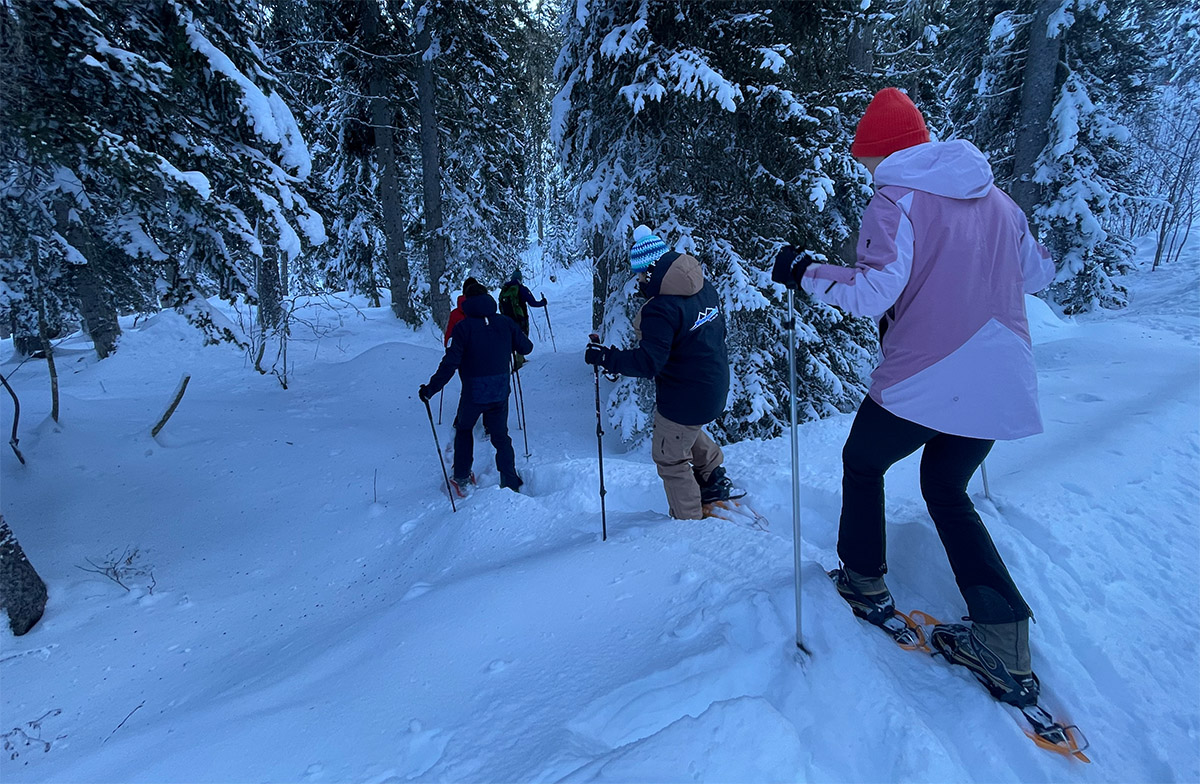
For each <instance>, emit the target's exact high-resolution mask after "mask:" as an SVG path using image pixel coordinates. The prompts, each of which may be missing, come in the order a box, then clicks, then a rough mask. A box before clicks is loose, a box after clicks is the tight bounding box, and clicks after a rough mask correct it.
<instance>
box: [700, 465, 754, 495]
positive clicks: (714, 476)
mask: <svg viewBox="0 0 1200 784" xmlns="http://www.w3.org/2000/svg"><path fill="white" fill-rule="evenodd" d="M695 473H696V482H697V484H699V485H700V503H701V505H704V504H712V503H716V502H717V501H728V500H730V499H733V498H741V497H742V496H744V495H745V494H746V491H745V490H742V489H740V488H736V487H734V486H733V480H732V479H730V478H729V477H728V476H727V475H726V474H725V466H717V467H716V468H714V469H713V470H712V473H711V474H709V475H708V481H707V482H706V481H704V480H703V479H701V478H700V473H699V472H695Z"/></svg>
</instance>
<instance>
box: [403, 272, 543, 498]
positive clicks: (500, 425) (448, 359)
mask: <svg viewBox="0 0 1200 784" xmlns="http://www.w3.org/2000/svg"><path fill="white" fill-rule="evenodd" d="M471 283H472V284H473V285H468V286H467V287H464V290H463V295H464V297H463V302H462V310H463V315H464V316H465V318H464V319H463V320H462V321H460V322H459V323H458V324H457V325H456V326H455V327H454V330H453V331H452V332H451V333H450V347H449V348H447V349H446V354H445V356H443V357H442V361H441V363H440V364H439V365H438V368H437V371H436V372H434V374H433V376H432V377H431V378H430V379H429V383H428V384H422V385H421V387H420V389H419V390H418V394H419V395H420V398H421V400H423V401H428V400H429V399H430V398H432V397H433V396H434V395H436V394H437V393H438V391H439V390H441V388H442V387H444V386H446V383H447V382H448V381H450V378H451V376H453V375H454V371H455V370H457V371H458V377H459V379H460V380H461V381H462V394H461V395H460V396H459V399H458V414H457V415H456V416H455V418H454V483H455V484H456V485H457V486H458V487H459V488H460V490H461V489H462V488H465V487H466V486H467V485H468V484H470V483H471V481H472V474H471V464H472V462H473V459H474V446H475V444H474V438H473V436H472V435H471V430H472V429H473V428H474V427H475V423H476V422H477V421H478V420H479V417H480V415H482V416H483V426H484V427H485V428H486V429H487V431H488V435H489V436H490V437H491V440H492V446H493V447H495V448H496V468H497V470H499V472H500V486H501V487H507V488H509V489H511V490H513V491H517V490H519V489H520V488H521V484H522V481H521V477H520V476H518V475H517V465H516V455H515V454H514V453H513V446H512V439H511V438H509V436H508V395H509V391H510V388H509V382H508V379H509V367H510V366H509V361H510V358H511V356H512V354H513V352H516V353H518V354H522V355H524V354H528V353H530V352H531V351H533V343H531V342H530V340H529V338H528V337H526V336H525V334H524V333H523V332H521V328H520V327H518V326H517V324H516V322H514V321H513V320H512V319H510V318H508V317H507V316H502V315H500V314H499V313H497V312H496V301H495V300H493V299H492V297H491V295H490V294H488V292H487V289H486V288H484V287H483V286H482V285H481V284H479V283H475V282H474V281H471Z"/></svg>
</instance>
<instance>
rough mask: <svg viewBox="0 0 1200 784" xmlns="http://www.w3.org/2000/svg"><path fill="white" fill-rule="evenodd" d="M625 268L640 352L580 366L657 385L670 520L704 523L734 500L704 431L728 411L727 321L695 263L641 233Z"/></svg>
mask: <svg viewBox="0 0 1200 784" xmlns="http://www.w3.org/2000/svg"><path fill="white" fill-rule="evenodd" d="M633 237H634V244H633V249H632V250H631V251H630V265H631V266H632V267H633V269H634V271H635V272H638V273H640V274H641V283H640V288H641V291H642V293H643V294H644V295H645V296H646V298H647V299H646V304H644V305H643V306H642V308H641V310H640V311H639V312H638V315H637V318H636V319H635V320H634V324H633V326H634V330H635V331H636V332H637V333H638V337H639V342H638V346H637V348H633V349H629V350H627V351H620V350H618V349H616V348H614V347H612V346H609V347H608V348H605V347H604V346H601V345H598V344H592V345H589V346H588V349H587V351H586V352H585V353H584V361H586V362H587V363H588V364H589V365H597V366H599V367H602V368H604V369H606V370H610V371H612V372H614V373H619V374H621V375H623V376H637V377H639V378H652V379H654V390H655V409H656V410H655V412H654V438H653V442H654V443H653V448H652V454H653V457H654V463H655V465H656V466H657V467H658V475H659V476H660V477H661V478H662V481H663V488H664V489H665V490H666V493H667V503H668V505H669V507H670V510H671V516H672V517H675V518H677V519H680V520H699V519H701V518H703V517H704V505H705V504H709V503H712V502H714V501H723V500H726V499H728V498H730V497H731V495H730V494H731V492H732V489H733V482H732V481H731V480H730V479H729V478H728V477H727V476H726V474H725V468H724V466H723V465H722V463H723V462H724V460H725V456H724V455H723V454H722V453H721V448H720V447H719V446H717V444H716V443H715V442H714V441H713V440H712V439H711V438H709V436H708V434H707V433H705V432H704V426H705V425H707V424H709V423H710V422H712V421H713V420H715V419H716V418H717V417H719V416H720V415H721V413H722V412H723V411H724V410H725V398H726V397H727V396H728V395H729V356H728V353H727V351H726V349H725V316H724V315H723V314H722V313H721V309H720V303H719V302H718V299H717V291H716V289H714V288H713V286H712V284H711V283H709V282H708V281H706V280H705V279H704V271H703V269H702V268H701V267H700V262H699V261H697V260H696V259H695V258H693V257H692V256H689V255H687V254H686V253H675V252H674V251H672V250H671V249H670V248H668V247H667V245H666V243H665V242H663V241H662V240H661V239H659V238H658V237H657V236H655V235H654V234H652V233H651V231H650V229H649V228H648V227H646V226H638V227H637V229H635V230H634V233H633Z"/></svg>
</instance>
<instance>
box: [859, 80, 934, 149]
mask: <svg viewBox="0 0 1200 784" xmlns="http://www.w3.org/2000/svg"><path fill="white" fill-rule="evenodd" d="M927 141H929V129H928V128H926V127H925V118H924V117H922V116H921V111H920V110H919V109H918V108H917V107H916V105H915V104H913V102H912V101H911V100H909V97H908V96H907V95H905V94H904V93H902V92H900V91H899V90H897V89H896V88H895V87H885V88H884V89H882V90H880V91H879V92H877V93H875V97H874V98H872V99H871V103H870V104H868V105H867V111H866V112H865V113H864V114H863V116H862V119H861V120H859V121H858V129H857V130H855V132H854V143H853V144H852V145H850V154H851V155H853V156H854V157H855V158H876V157H884V156H888V155H891V154H892V153H894V152H897V151H899V150H903V149H906V148H908V147H913V146H915V145H918V144H924V143H925V142H927Z"/></svg>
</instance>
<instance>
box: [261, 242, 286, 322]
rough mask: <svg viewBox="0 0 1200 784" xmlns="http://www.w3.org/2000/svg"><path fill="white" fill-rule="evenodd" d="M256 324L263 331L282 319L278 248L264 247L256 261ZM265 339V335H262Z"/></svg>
mask: <svg viewBox="0 0 1200 784" xmlns="http://www.w3.org/2000/svg"><path fill="white" fill-rule="evenodd" d="M254 288H255V289H256V290H257V292H258V326H259V327H261V328H262V330H263V331H264V332H266V331H268V330H272V329H275V328H277V327H278V326H279V323H280V322H281V321H282V320H283V291H282V288H281V286H280V285H279V250H278V249H277V248H264V249H263V257H262V258H261V259H260V260H259V262H258V280H257V281H256V282H255V286H254ZM263 339H264V340H266V336H265V335H264V337H263Z"/></svg>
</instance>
